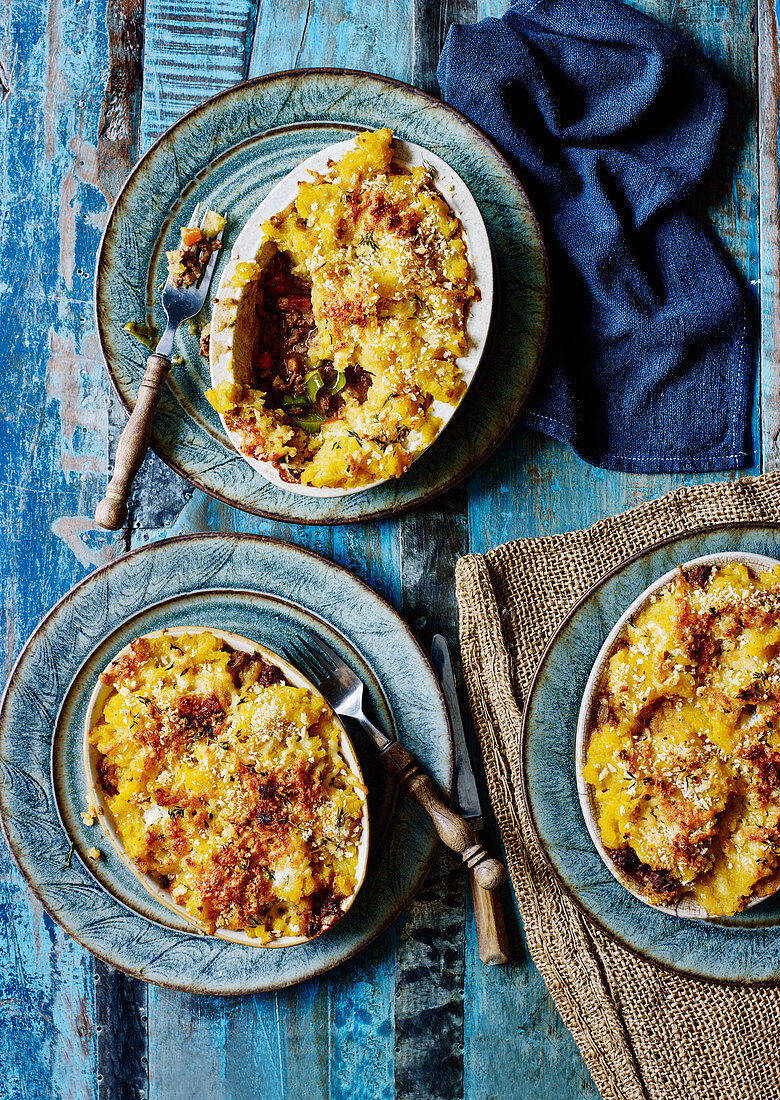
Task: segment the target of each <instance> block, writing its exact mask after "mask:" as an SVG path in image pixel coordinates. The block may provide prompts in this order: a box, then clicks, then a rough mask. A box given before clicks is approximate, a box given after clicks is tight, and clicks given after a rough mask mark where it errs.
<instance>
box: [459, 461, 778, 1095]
mask: <svg viewBox="0 0 780 1100" xmlns="http://www.w3.org/2000/svg"><path fill="white" fill-rule="evenodd" d="M745 519H750V520H755V521H759V522H760V521H763V520H778V519H780V474H770V475H765V476H763V477H760V478H746V479H744V480H739V481H731V482H726V483H720V484H715V485H702V486H695V487H686V488H683V489H679V490H677V491H675V492H673V493H669V494H667V495H666V496H664V497H662V498H661V499H660V500H656V501H652V502H650V503H648V504H642V505H641V506H640V507H638V508H634V509H632V510H631V511H629V512H625V513H624V514H623V515H620V516H616V517H614V518H611V519H606V520H603V521H602V522H601V523H597V524H596V525H595V526H594V527H591V528H590V529H589V530H587V531H573V532H571V533H569V534H565V535H553V536H548V537H545V538H537V539H521V540H518V541H516V542H510V543H507V544H506V545H505V546H499V547H498V548H497V549H496V550H491V551H490V552H489V553H487V554H485V555H484V556H482V555H477V554H472V555H470V556H468V557H465V558H462V559H461V561H460V562H459V563H458V567H457V571H456V577H457V595H458V603H459V605H460V632H461V649H462V656H463V668H464V675H465V680H466V686H467V689H468V693H469V700H470V703H471V708H472V713H473V715H474V720H475V724H476V728H477V733H478V737H479V740H480V744H481V748H482V753H483V761H484V765H485V770H486V772H487V777H488V786H489V790H490V797H491V801H492V804H493V809H494V810H495V813H496V818H497V820H498V824H499V827H500V829H501V836H502V839H503V842H504V845H505V847H506V854H507V861H508V868H509V873H510V876H511V879H512V884H513V886H514V889H515V893H516V895H517V900H518V903H519V906H520V912H521V915H522V918H523V923H524V926H525V934H526V937H527V941H528V948H529V950H530V953H531V956H532V957H533V960H534V962H535V963H536V965H537V967H538V968H539V970H540V972H541V974H542V976H543V978H544V980H545V982H546V983H547V988H548V989H549V991H550V993H551V994H552V997H553V1000H554V1001H555V1004H556V1005H557V1007H558V1011H559V1012H560V1014H561V1016H562V1018H563V1021H564V1023H565V1024H566V1026H567V1027H568V1028H569V1030H570V1031H571V1032H572V1034H573V1035H574V1038H575V1039H576V1040H577V1043H578V1044H579V1047H580V1050H581V1051H582V1054H583V1057H584V1058H585V1061H586V1062H587V1064H588V1066H589V1068H590V1071H591V1073H592V1074H593V1078H594V1080H595V1082H596V1085H597V1086H598V1088H599V1090H600V1091H601V1095H602V1097H603V1098H604V1100H613V1098H614V1100H627V1098H630V1100H640V1098H645V1097H650V1098H653V1100H655V1098H658V1100H660V1098H663V1100H677V1098H680V1100H682V1098H685V1100H710V1098H711V1100H741V1098H743V1097H744V1100H771V1098H775V1097H780V1043H779V1042H778V1037H779V1036H780V989H778V988H774V987H768V986H753V987H737V986H729V985H719V984H716V983H710V982H703V981H701V980H697V979H691V978H685V977H682V976H678V975H675V974H673V973H671V972H669V971H667V970H664V969H662V968H660V967H657V966H655V965H654V964H652V963H649V962H646V961H644V960H643V959H641V958H639V957H638V956H637V955H634V954H633V953H632V952H630V951H628V950H626V949H625V948H623V947H621V946H619V945H618V944H617V943H614V942H613V941H612V940H610V939H609V938H608V937H607V936H605V935H604V934H603V933H602V932H601V931H600V930H599V929H598V927H596V926H595V925H594V924H593V923H591V922H590V921H589V920H588V919H586V918H585V917H584V916H582V915H581V914H580V912H579V910H578V909H577V908H576V907H575V905H574V904H573V903H572V901H571V900H570V899H569V898H568V897H567V896H566V894H565V893H564V892H563V891H562V889H561V888H560V886H559V885H558V882H557V880H556V879H555V878H554V876H553V875H552V874H551V872H550V871H549V870H548V868H547V866H546V864H545V862H544V860H543V858H542V854H541V851H540V848H539V844H538V842H537V841H536V839H535V836H534V834H533V831H532V829H531V826H530V823H529V820H528V817H527V814H526V812H525V810H524V807H523V801H522V796H521V793H520V792H521V780H520V722H521V706H522V700H523V698H524V697H525V693H526V692H527V690H528V687H529V685H530V682H531V678H532V675H533V672H534V668H535V666H536V663H537V661H538V659H539V657H540V656H541V654H542V651H543V650H544V648H545V645H546V643H547V642H548V641H549V639H550V637H551V635H552V634H553V632H554V630H555V628H556V627H557V626H558V624H559V623H560V621H561V620H562V618H563V617H564V615H565V613H566V611H567V610H568V609H569V608H570V607H571V605H572V604H573V603H574V602H575V601H576V600H577V599H578V597H579V596H581V595H582V594H583V592H585V591H586V590H587V589H588V588H589V587H590V586H591V585H592V584H593V583H594V582H596V581H597V580H598V579H599V578H600V577H602V576H603V575H604V574H605V573H606V572H607V571H608V570H609V569H611V568H612V567H613V566H615V565H617V564H618V563H619V562H621V561H623V560H624V559H626V558H628V557H630V556H631V555H632V554H635V553H636V552H637V551H640V550H642V549H644V548H645V547H647V546H649V545H651V544H652V543H655V542H658V541H659V540H660V539H662V538H664V537H666V536H669V535H675V534H682V533H684V532H685V531H688V530H690V529H692V528H695V527H700V526H704V525H707V524H714V523H722V522H728V521H733V520H745Z"/></svg>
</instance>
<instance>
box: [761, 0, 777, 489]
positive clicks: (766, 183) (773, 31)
mask: <svg viewBox="0 0 780 1100" xmlns="http://www.w3.org/2000/svg"><path fill="white" fill-rule="evenodd" d="M757 7H758V104H759V111H758V156H759V165H758V167H759V186H758V193H759V214H760V217H759V232H760V248H759V256H760V265H761V268H760V284H759V285H760V300H761V310H760V313H761V349H760V353H761V420H762V442H763V459H764V469H766V470H776V469H778V468H779V467H780V443H779V442H778V440H780V310H778V300H779V298H780V283H779V282H778V256H779V255H780V212H779V211H778V164H779V163H780V145H778V132H777V115H778V111H777V101H778V95H779V94H780V91H779V90H780V50H779V48H778V35H777V28H778V8H777V5H776V4H774V3H773V2H772V0H759V3H758V5H757Z"/></svg>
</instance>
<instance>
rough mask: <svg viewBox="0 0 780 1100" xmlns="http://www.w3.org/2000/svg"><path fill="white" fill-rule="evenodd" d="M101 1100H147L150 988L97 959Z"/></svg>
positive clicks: (97, 1015) (99, 1088) (99, 1083)
mask: <svg viewBox="0 0 780 1100" xmlns="http://www.w3.org/2000/svg"><path fill="white" fill-rule="evenodd" d="M93 966H94V969H95V1033H96V1039H97V1044H96V1045H97V1067H96V1068H97V1074H96V1078H95V1079H96V1081H97V1086H98V1087H97V1095H98V1100H146V1095H147V1091H148V1085H149V1080H148V1061H147V1041H146V1024H147V1011H148V1010H147V986H146V985H145V984H144V982H139V981H136V980H135V979H134V978H129V977H128V976H127V975H126V974H120V972H119V971H118V970H114V968H113V967H111V966H106V964H105V963H103V962H100V960H99V959H95V961H94V963H93Z"/></svg>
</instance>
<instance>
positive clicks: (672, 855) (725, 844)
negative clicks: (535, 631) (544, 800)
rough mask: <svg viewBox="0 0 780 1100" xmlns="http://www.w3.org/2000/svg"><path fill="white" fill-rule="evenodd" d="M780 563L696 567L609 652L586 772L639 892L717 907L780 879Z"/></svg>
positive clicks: (733, 908)
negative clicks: (764, 568)
mask: <svg viewBox="0 0 780 1100" xmlns="http://www.w3.org/2000/svg"><path fill="white" fill-rule="evenodd" d="M779 624H780V567H778V568H776V569H772V570H770V571H769V572H766V573H761V574H760V575H758V576H755V575H754V574H753V573H752V572H751V571H750V570H749V569H748V568H747V567H746V566H745V565H742V564H740V563H735V562H732V563H729V564H726V565H721V566H717V567H710V566H694V567H691V568H689V569H688V570H686V571H685V572H684V573H683V572H682V571H680V574H679V576H678V577H677V578H676V580H674V581H673V582H672V583H670V584H669V585H667V586H665V587H664V588H663V589H661V591H660V592H657V593H656V594H655V595H653V596H651V597H650V599H649V601H648V602H647V603H646V604H645V605H644V606H643V607H642V608H641V609H640V610H639V611H638V612H637V613H636V614H635V615H634V617H633V619H632V621H631V622H630V623H629V625H628V626H627V627H626V629H625V631H624V632H623V635H622V637H621V639H620V641H619V643H618V646H617V648H616V650H615V652H614V653H613V655H612V657H611V658H610V661H609V664H608V668H607V672H606V678H605V682H604V684H603V686H602V689H601V694H600V698H599V699H598V700H597V704H596V710H595V719H594V722H593V725H592V728H591V732H590V742H589V745H588V750H587V765H586V767H585V769H584V777H585V779H586V781H587V782H588V783H590V784H591V785H592V789H593V795H594V799H595V806H596V810H597V817H598V826H599V830H600V832H601V837H602V841H603V843H604V846H605V848H606V849H607V851H608V852H609V854H610V856H611V858H612V859H613V861H614V862H615V864H616V866H617V867H618V868H620V869H621V870H622V872H623V873H624V874H626V875H628V876H629V877H630V878H631V879H632V880H633V883H634V884H635V888H636V889H637V890H638V892H639V893H642V894H644V895H645V896H647V897H648V898H649V899H650V900H651V901H653V902H656V903H666V904H670V903H672V904H673V903H674V901H675V900H676V899H677V898H679V897H681V896H682V895H683V894H686V895H689V896H692V897H693V898H694V899H695V900H696V901H697V902H698V903H699V904H700V905H702V906H704V908H705V909H706V910H707V911H708V913H709V914H710V915H711V916H726V915H729V914H733V913H737V912H739V910H740V909H743V908H744V907H745V905H746V904H747V902H748V901H749V900H750V899H751V897H752V896H754V895H759V896H764V895H767V894H770V893H772V892H773V891H774V890H775V888H776V886H777V884H778V881H779V880H780V861H779V859H778V857H779V856H780V663H778V650H779V649H780V625H779Z"/></svg>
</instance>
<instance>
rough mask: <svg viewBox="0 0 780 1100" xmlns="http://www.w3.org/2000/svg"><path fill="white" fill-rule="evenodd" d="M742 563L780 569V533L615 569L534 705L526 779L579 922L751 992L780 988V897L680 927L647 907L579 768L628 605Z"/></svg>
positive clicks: (588, 604)
mask: <svg viewBox="0 0 780 1100" xmlns="http://www.w3.org/2000/svg"><path fill="white" fill-rule="evenodd" d="M733 551H738V552H740V553H741V554H745V555H759V556H761V557H767V558H771V559H772V560H775V559H779V558H780V524H775V523H757V522H756V523H751V522H745V523H743V524H739V523H730V524H727V525H721V526H713V527H707V528H703V529H700V530H696V531H691V532H688V533H686V534H683V535H679V536H675V537H674V538H670V539H666V540H664V541H663V542H660V543H658V544H656V545H654V546H651V547H649V548H648V549H647V550H644V551H642V552H641V553H639V554H637V555H635V556H634V557H631V558H629V559H628V560H627V561H624V562H622V563H621V564H620V565H618V566H616V567H615V568H614V569H612V570H611V571H610V572H609V573H608V574H606V576H604V577H603V578H602V579H601V580H599V581H598V582H597V584H595V585H594V586H593V587H592V588H591V589H589V591H587V592H586V593H585V594H584V595H583V596H582V597H581V598H580V599H579V600H578V601H577V603H576V604H575V605H574V607H572V609H571V610H570V611H569V612H568V614H567V615H566V618H565V619H564V620H563V622H562V623H561V625H560V626H559V627H558V629H557V630H556V632H555V634H554V635H553V637H552V638H551V640H550V642H549V644H548V646H547V649H546V650H545V651H544V653H543V654H542V657H541V658H540V661H539V664H538V666H537V669H536V672H535V674H534V678H533V681H532V683H531V685H530V687H529V689H528V692H527V693H526V700H525V709H524V712H523V720H522V729H521V745H520V754H519V760H518V764H519V768H518V773H517V776H516V782H517V784H518V788H519V789H522V792H523V798H524V800H525V804H526V807H527V810H528V814H529V818H530V821H531V824H532V827H533V829H534V832H535V834H536V838H537V840H538V842H539V844H540V846H541V849H542V851H543V853H544V856H545V858H546V860H547V863H548V866H549V867H550V870H551V871H552V872H553V873H554V874H555V875H556V877H557V879H558V881H559V883H560V884H561V886H562V888H563V889H564V890H565V891H566V893H567V894H568V895H569V897H570V898H571V900H572V901H573V902H574V903H575V904H576V905H577V906H578V907H579V908H580V910H581V911H582V912H583V913H584V914H585V915H586V916H587V917H588V918H589V919H590V920H592V921H594V922H595V923H596V924H597V925H598V926H599V927H600V928H601V930H602V931H603V932H604V933H605V934H607V935H609V936H612V937H613V938H614V939H616V940H617V941H618V942H620V943H621V944H623V945H624V946H625V947H628V948H630V949H631V950H632V951H634V952H636V953H637V954H638V955H640V956H641V957H642V958H647V959H651V960H652V961H654V962H657V963H659V964H660V965H661V966H665V967H668V968H669V969H671V970H674V971H678V972H681V973H683V974H687V975H689V976H696V977H699V978H703V979H707V980H708V981H721V982H728V983H732V982H736V983H740V984H764V983H771V984H777V983H778V981H780V892H778V893H776V894H774V895H773V896H772V897H770V898H766V899H764V900H763V901H762V903H761V904H760V905H755V906H753V907H752V908H751V909H748V910H745V911H744V912H742V913H737V914H736V915H735V916H733V917H720V918H718V919H717V920H680V919H679V917H677V916H676V915H674V916H673V915H672V914H671V913H664V912H662V911H660V910H658V909H654V908H653V907H652V906H650V905H647V904H645V902H643V901H639V899H638V898H635V897H634V896H633V895H632V894H630V893H629V892H628V891H627V890H626V889H624V887H623V886H622V884H621V883H620V882H618V880H617V879H616V878H615V876H614V875H613V874H612V873H611V872H610V870H609V869H608V868H607V866H606V864H605V863H604V861H603V860H602V858H601V856H600V855H599V852H598V849H597V848H596V846H595V845H594V843H593V840H592V839H591V836H590V833H589V832H588V829H587V827H586V825H585V819H584V817H583V814H582V810H581V808H580V800H579V792H578V790H577V774H576V767H575V747H574V746H575V733H576V729H577V719H578V715H579V712H580V707H581V705H582V698H583V694H584V692H585V687H586V684H587V682H588V678H589V676H590V673H591V670H592V669H593V664H594V662H595V660H596V658H597V656H598V654H599V651H600V650H601V648H602V646H603V645H604V640H605V638H606V637H607V635H608V634H609V632H610V631H611V630H612V627H613V626H614V624H615V622H616V621H617V620H618V619H619V618H620V616H621V615H622V614H623V611H624V610H625V608H626V607H628V606H629V604H631V603H633V601H634V600H635V599H637V598H638V597H639V596H640V595H641V594H642V593H643V592H644V591H645V589H646V588H648V586H649V585H650V584H652V583H653V582H654V581H655V580H656V579H657V578H658V577H660V576H662V575H663V574H665V573H667V572H668V571H669V570H670V569H673V568H674V567H675V566H676V564H677V563H678V562H683V561H692V560H693V559H695V558H698V557H702V556H703V555H705V554H714V553H724V552H726V553H727V552H733Z"/></svg>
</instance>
